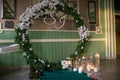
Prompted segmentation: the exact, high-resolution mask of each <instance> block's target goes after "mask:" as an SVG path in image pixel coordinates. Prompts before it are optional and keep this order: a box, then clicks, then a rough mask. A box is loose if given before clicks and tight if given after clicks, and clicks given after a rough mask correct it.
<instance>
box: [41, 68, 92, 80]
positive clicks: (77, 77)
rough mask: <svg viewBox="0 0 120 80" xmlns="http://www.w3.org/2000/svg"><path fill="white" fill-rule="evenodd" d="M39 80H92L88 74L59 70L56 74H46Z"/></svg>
mask: <svg viewBox="0 0 120 80" xmlns="http://www.w3.org/2000/svg"><path fill="white" fill-rule="evenodd" d="M43 74H44V76H40V78H39V80H92V79H91V78H90V77H88V76H87V74H86V73H84V72H82V73H78V72H73V71H68V70H58V71H54V72H44V73H43Z"/></svg>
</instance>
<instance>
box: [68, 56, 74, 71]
mask: <svg viewBox="0 0 120 80" xmlns="http://www.w3.org/2000/svg"><path fill="white" fill-rule="evenodd" d="M67 61H68V70H69V71H72V68H73V58H70V57H67Z"/></svg>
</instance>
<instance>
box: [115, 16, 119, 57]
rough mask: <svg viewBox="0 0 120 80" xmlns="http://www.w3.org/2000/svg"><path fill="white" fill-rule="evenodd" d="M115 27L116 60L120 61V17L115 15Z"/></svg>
mask: <svg viewBox="0 0 120 80" xmlns="http://www.w3.org/2000/svg"><path fill="white" fill-rule="evenodd" d="M115 26H116V53H117V58H118V59H120V15H115Z"/></svg>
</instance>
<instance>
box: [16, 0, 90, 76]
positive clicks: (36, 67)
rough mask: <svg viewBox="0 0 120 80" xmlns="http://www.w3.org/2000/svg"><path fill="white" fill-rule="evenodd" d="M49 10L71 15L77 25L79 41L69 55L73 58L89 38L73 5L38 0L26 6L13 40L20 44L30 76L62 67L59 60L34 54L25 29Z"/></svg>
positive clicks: (49, 0) (56, 0)
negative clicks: (28, 66)
mask: <svg viewBox="0 0 120 80" xmlns="http://www.w3.org/2000/svg"><path fill="white" fill-rule="evenodd" d="M51 10H54V11H56V12H59V11H60V12H63V13H64V14H66V15H71V16H72V17H73V18H74V21H75V23H76V25H77V28H78V32H79V36H80V41H79V42H78V45H77V47H76V50H75V51H74V52H73V54H71V55H70V57H71V58H75V57H76V56H78V55H81V54H82V53H83V51H84V47H85V43H86V42H87V41H88V38H89V33H88V29H87V28H86V27H85V24H84V22H83V19H82V17H81V15H80V14H79V12H77V10H75V9H74V8H73V7H71V6H69V5H66V4H63V3H62V2H59V1H58V0H40V1H39V2H38V3H37V4H35V5H33V6H30V7H28V8H27V9H26V11H25V12H24V13H23V14H22V15H21V16H20V17H19V22H18V24H17V27H16V29H15V31H16V37H15V41H16V43H18V44H19V45H20V49H21V51H22V52H23V56H24V58H26V61H27V63H28V64H29V65H30V78H38V77H39V76H40V75H43V72H44V71H55V70H59V69H62V66H61V62H51V63H50V62H49V61H47V59H42V58H39V57H38V56H37V55H36V54H35V52H34V50H33V49H32V45H31V43H30V38H29V35H28V31H27V30H28V28H29V26H31V25H32V24H33V23H34V20H35V19H37V18H39V17H40V16H43V15H44V14H46V13H47V12H48V11H51ZM48 14H49V13H48Z"/></svg>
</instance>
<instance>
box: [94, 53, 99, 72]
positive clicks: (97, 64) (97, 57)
mask: <svg viewBox="0 0 120 80" xmlns="http://www.w3.org/2000/svg"><path fill="white" fill-rule="evenodd" d="M95 66H96V68H97V69H98V70H100V54H99V53H97V52H96V54H95Z"/></svg>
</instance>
